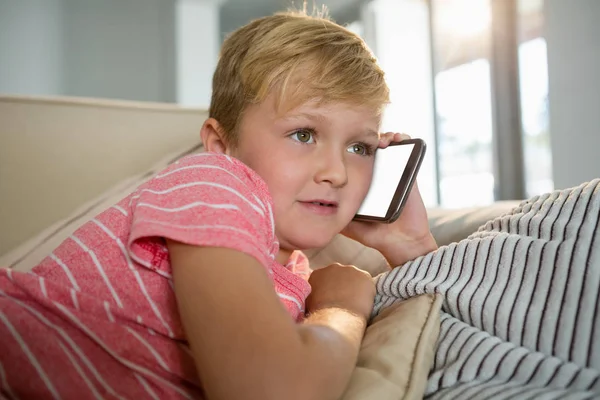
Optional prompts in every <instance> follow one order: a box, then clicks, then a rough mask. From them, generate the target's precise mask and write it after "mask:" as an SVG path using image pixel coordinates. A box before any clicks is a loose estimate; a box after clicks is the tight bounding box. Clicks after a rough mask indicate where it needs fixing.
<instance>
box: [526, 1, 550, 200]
mask: <svg viewBox="0 0 600 400" xmlns="http://www.w3.org/2000/svg"><path fill="white" fill-rule="evenodd" d="M542 17H543V0H519V2H518V38H519V81H520V88H519V89H520V98H521V123H522V131H523V152H524V161H525V162H524V169H525V171H524V173H525V189H526V193H527V196H528V197H530V196H535V195H539V194H542V193H547V192H550V191H552V190H553V189H554V184H553V181H552V151H551V147H550V132H549V123H548V121H549V115H548V57H547V52H546V40H545V39H544V38H543V36H542V25H543V20H542Z"/></svg>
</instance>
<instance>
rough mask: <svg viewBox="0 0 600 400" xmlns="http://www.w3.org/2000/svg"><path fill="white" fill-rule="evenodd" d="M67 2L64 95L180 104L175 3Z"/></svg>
mask: <svg viewBox="0 0 600 400" xmlns="http://www.w3.org/2000/svg"><path fill="white" fill-rule="evenodd" d="M25 1H27V0H25ZM64 1H65V16H64V20H65V24H64V29H65V74H66V77H67V78H66V80H65V87H64V94H66V95H70V96H94V97H106V98H117V99H131V100H145V101H174V100H175V88H174V83H175V46H174V41H175V39H174V38H175V26H174V24H175V20H174V2H175V0H127V1H123V0H101V1H97V0H64Z"/></svg>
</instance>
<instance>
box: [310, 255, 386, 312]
mask: <svg viewBox="0 0 600 400" xmlns="http://www.w3.org/2000/svg"><path fill="white" fill-rule="evenodd" d="M308 283H310V286H311V288H312V290H311V293H310V295H309V296H308V298H307V299H306V309H307V311H308V312H315V311H317V310H321V309H326V308H340V309H344V310H346V311H349V312H351V313H353V314H356V315H358V316H360V317H363V318H365V319H368V318H369V315H370V314H371V309H372V308H373V301H374V298H375V284H374V283H373V279H372V278H371V275H369V274H368V273H367V272H364V271H361V270H360V269H358V268H356V267H354V266H351V265H341V264H331V265H329V266H328V267H325V268H320V269H318V270H316V271H313V272H312V274H311V275H310V278H309V280H308Z"/></svg>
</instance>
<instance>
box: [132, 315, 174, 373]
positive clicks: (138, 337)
mask: <svg viewBox="0 0 600 400" xmlns="http://www.w3.org/2000/svg"><path fill="white" fill-rule="evenodd" d="M125 329H127V331H128V332H129V333H131V335H132V336H133V337H135V338H136V339H137V340H138V341H139V342H140V343H141V344H143V345H144V347H146V348H147V349H148V351H150V353H152V355H153V356H154V358H156V361H157V362H158V364H160V366H161V367H162V368H163V369H164V370H165V371H168V372H171V370H170V369H169V367H168V366H167V363H166V362H165V360H163V359H162V357H161V356H160V354H158V352H157V351H156V350H155V349H154V347H152V346H151V345H150V343H148V342H147V341H146V339H144V338H143V337H141V336H140V335H139V334H138V333H137V332H136V331H134V330H133V329H131V328H130V327H128V326H126V327H125Z"/></svg>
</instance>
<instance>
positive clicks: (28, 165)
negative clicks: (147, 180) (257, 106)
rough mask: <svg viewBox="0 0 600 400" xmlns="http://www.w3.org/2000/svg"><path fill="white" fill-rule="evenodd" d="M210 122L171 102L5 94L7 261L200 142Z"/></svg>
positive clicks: (2, 202) (0, 118)
mask: <svg viewBox="0 0 600 400" xmlns="http://www.w3.org/2000/svg"><path fill="white" fill-rule="evenodd" d="M206 116H207V111H206V110H202V109H190V108H181V107H178V106H175V105H170V104H154V103H137V102H129V101H112V100H110V101H109V100H95V99H71V98H26V97H6V96H5V97H2V96H0V255H1V254H3V253H4V252H6V251H8V250H9V249H11V248H13V247H15V246H16V245H17V244H19V243H21V242H23V241H25V240H26V239H28V238H29V237H31V236H32V235H33V234H35V233H37V232H39V231H40V230H42V229H43V228H45V227H47V226H48V225H50V224H52V223H53V222H56V221H58V220H60V219H62V218H65V217H66V216H67V215H69V213H70V212H72V211H73V210H74V209H75V208H77V207H78V206H81V205H82V204H83V203H85V202H87V201H89V200H91V199H93V198H94V197H96V196H98V195H99V194H100V193H102V192H104V191H105V190H106V189H107V188H109V187H111V186H113V185H114V184H116V183H118V182H119V181H121V180H123V179H126V178H128V177H130V176H132V175H135V174H138V173H141V172H143V171H145V170H146V169H147V168H148V167H149V166H151V165H152V164H153V163H155V162H156V160H158V159H160V158H161V157H164V156H165V155H167V154H170V153H173V152H175V151H177V150H178V149H181V148H184V147H186V146H190V147H191V146H193V144H195V143H199V142H200V137H199V131H200V127H201V125H202V123H203V121H204V119H205V118H206Z"/></svg>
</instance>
